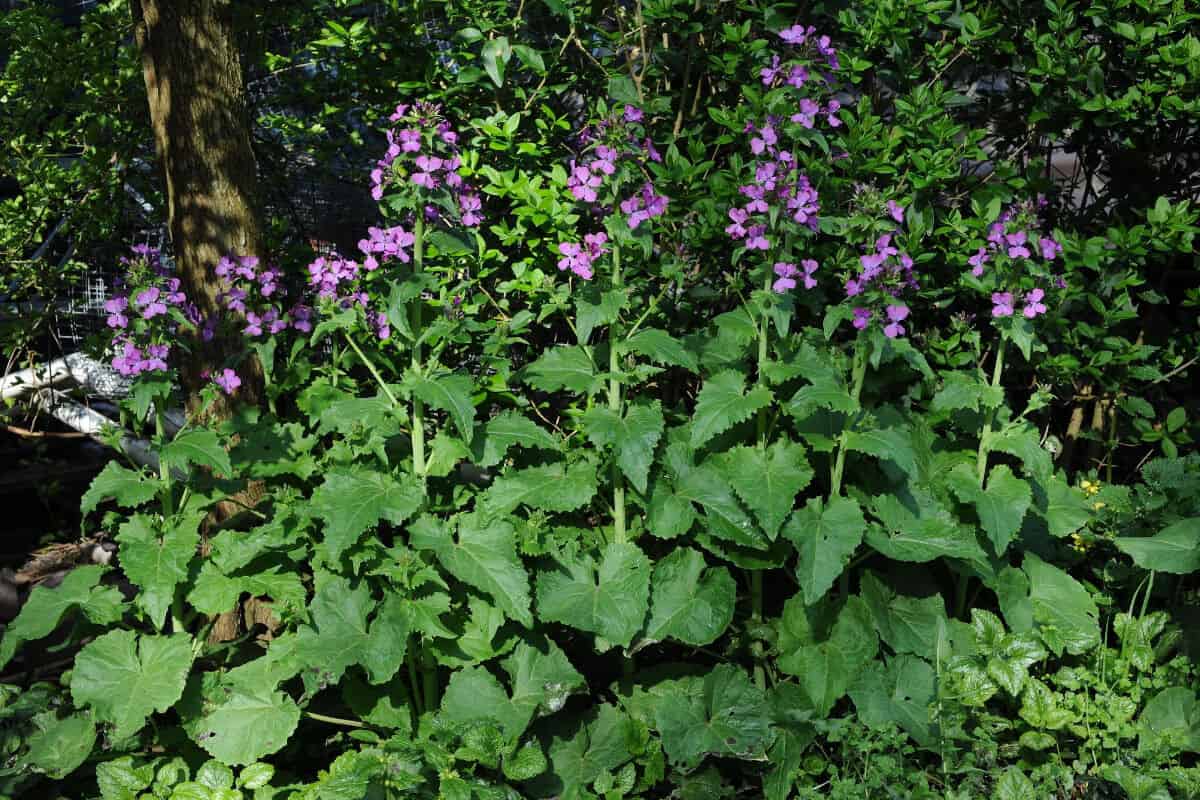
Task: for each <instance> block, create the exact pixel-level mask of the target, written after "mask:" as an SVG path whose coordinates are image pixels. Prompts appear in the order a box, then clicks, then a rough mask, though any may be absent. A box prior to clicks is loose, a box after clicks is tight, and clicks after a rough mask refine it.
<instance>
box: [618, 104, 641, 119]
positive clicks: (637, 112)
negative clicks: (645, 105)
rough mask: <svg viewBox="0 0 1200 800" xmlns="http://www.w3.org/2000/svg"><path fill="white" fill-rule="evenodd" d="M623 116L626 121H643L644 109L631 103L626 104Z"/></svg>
mask: <svg viewBox="0 0 1200 800" xmlns="http://www.w3.org/2000/svg"><path fill="white" fill-rule="evenodd" d="M622 116H623V117H624V119H625V121H626V122H641V121H642V110H641V109H640V108H638V107H637V106H631V105H628V104H626V106H625V112H624V114H623V115H622Z"/></svg>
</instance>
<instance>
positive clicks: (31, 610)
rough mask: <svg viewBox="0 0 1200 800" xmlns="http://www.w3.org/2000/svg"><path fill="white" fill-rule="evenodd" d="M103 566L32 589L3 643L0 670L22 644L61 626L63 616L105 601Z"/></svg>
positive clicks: (88, 567)
mask: <svg viewBox="0 0 1200 800" xmlns="http://www.w3.org/2000/svg"><path fill="white" fill-rule="evenodd" d="M103 574H104V567H101V566H99V565H98V564H85V565H83V566H80V567H76V568H75V569H72V570H71V571H70V572H68V573H67V574H66V575H65V576H64V577H63V580H62V583H60V584H59V585H58V586H54V587H50V586H44V585H40V584H39V585H38V586H35V587H33V591H31V592H30V593H29V597H28V599H26V601H25V604H24V605H23V606H21V613H20V614H18V615H17V618H16V619H14V620H13V621H12V622H10V623H8V627H7V628H6V629H5V631H4V639H3V641H0V667H3V666H4V665H5V664H7V663H8V662H9V660H10V659H11V658H12V657H13V655H14V654H15V653H16V651H17V647H18V646H19V645H20V644H21V643H22V642H31V641H34V640H35V639H41V638H42V637H44V636H49V635H50V634H51V633H53V632H54V629H55V628H57V627H58V623H59V622H60V621H61V620H62V618H63V615H64V614H66V613H67V612H68V611H71V610H73V609H75V608H81V609H83V611H84V612H85V613H87V612H88V611H89V610H91V609H92V608H93V607H94V606H95V605H96V604H97V603H98V602H100V601H103V599H104V598H103V595H104V594H107V593H108V592H109V591H110V589H109V588H108V587H98V586H96V584H98V583H99V582H100V577H101V576H102V575H103Z"/></svg>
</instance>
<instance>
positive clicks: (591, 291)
mask: <svg viewBox="0 0 1200 800" xmlns="http://www.w3.org/2000/svg"><path fill="white" fill-rule="evenodd" d="M628 301H629V293H628V292H627V291H626V290H624V289H612V290H609V291H607V292H601V291H600V290H599V289H598V288H597V287H596V286H594V285H592V284H588V285H587V286H586V287H585V288H584V290H583V291H581V292H578V293H576V295H575V334H576V336H577V337H578V339H579V343H580V344H587V342H588V339H590V338H591V336H592V331H594V330H595V329H596V328H598V327H600V326H601V325H611V324H612V323H614V322H616V321H617V320H618V319H620V316H621V310H622V309H623V308H625V304H626V303H627V302H628Z"/></svg>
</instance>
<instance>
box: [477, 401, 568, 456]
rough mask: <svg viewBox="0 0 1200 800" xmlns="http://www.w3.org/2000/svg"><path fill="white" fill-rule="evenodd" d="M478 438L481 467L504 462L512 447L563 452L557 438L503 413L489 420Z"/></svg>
mask: <svg viewBox="0 0 1200 800" xmlns="http://www.w3.org/2000/svg"><path fill="white" fill-rule="evenodd" d="M481 438H482V440H483V442H482V444H483V447H482V451H481V452H480V454H479V456H478V457H477V463H478V464H479V466H481V467H494V466H496V465H497V464H499V463H500V462H501V461H503V460H504V457H505V455H507V453H508V450H509V448H511V447H526V448H536V449H538V450H552V451H558V450H561V449H562V442H561V440H560V439H559V438H558V437H556V436H555V435H554V434H552V433H550V432H549V431H547V430H546V429H545V428H543V427H541V426H540V425H538V424H537V423H536V422H534V421H533V420H531V419H529V418H528V417H526V416H525V415H523V414H521V413H520V412H517V411H503V412H501V413H499V414H497V415H496V416H495V417H492V419H490V420H488V423H487V426H486V427H485V428H484V434H483V436H482V437H481ZM477 444H478V442H477Z"/></svg>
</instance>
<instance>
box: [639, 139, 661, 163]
mask: <svg viewBox="0 0 1200 800" xmlns="http://www.w3.org/2000/svg"><path fill="white" fill-rule="evenodd" d="M642 149H643V150H645V151H646V158H649V159H650V160H651V161H653V162H654V163H655V164H661V163H662V154H661V153H659V152H658V150H656V149H654V142H652V141H650V140H649V139H647V140H646V141H644V142H642Z"/></svg>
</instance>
